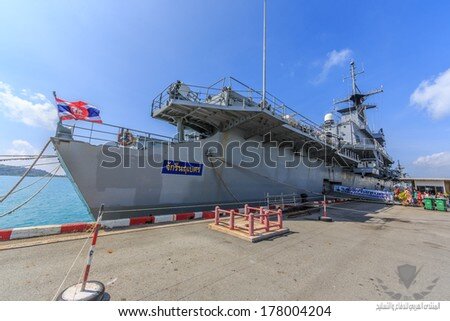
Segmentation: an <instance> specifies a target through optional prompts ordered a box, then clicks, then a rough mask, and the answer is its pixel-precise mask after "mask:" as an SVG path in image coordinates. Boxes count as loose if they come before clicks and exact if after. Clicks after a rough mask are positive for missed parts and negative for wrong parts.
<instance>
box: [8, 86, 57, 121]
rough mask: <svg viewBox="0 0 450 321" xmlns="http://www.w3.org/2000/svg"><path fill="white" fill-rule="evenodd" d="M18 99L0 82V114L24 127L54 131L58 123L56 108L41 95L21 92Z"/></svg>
mask: <svg viewBox="0 0 450 321" xmlns="http://www.w3.org/2000/svg"><path fill="white" fill-rule="evenodd" d="M20 94H21V96H23V97H19V96H17V95H15V94H14V92H13V89H12V88H11V86H10V85H8V84H6V83H4V82H1V81H0V113H2V114H3V115H5V116H6V117H8V118H10V119H12V120H15V121H20V122H22V123H24V124H26V125H30V126H35V127H43V128H46V129H54V128H55V127H56V123H57V121H58V115H57V112H56V107H55V106H54V105H53V104H52V103H51V102H50V101H49V100H48V99H47V98H46V97H45V95H43V94H41V93H31V94H30V93H29V92H28V91H27V90H22V91H21V92H20Z"/></svg>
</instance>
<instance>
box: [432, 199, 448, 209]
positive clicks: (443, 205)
mask: <svg viewBox="0 0 450 321" xmlns="http://www.w3.org/2000/svg"><path fill="white" fill-rule="evenodd" d="M434 202H435V204H436V207H435V208H436V210H437V211H442V212H447V200H446V199H445V198H436V200H435V201H434Z"/></svg>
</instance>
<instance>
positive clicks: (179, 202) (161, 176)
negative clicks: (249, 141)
mask: <svg viewBox="0 0 450 321" xmlns="http://www.w3.org/2000/svg"><path fill="white" fill-rule="evenodd" d="M243 137H244V135H243V132H242V131H240V130H238V129H234V130H229V131H227V132H218V133H216V134H215V135H213V136H211V137H209V138H207V139H203V140H200V141H199V142H197V144H198V143H199V144H200V145H204V144H205V143H207V142H209V141H216V142H220V143H221V144H223V145H224V146H225V145H226V144H227V143H228V142H230V141H236V142H245V141H246V139H244V138H243ZM52 142H53V144H54V146H55V149H56V152H57V155H58V157H59V160H60V162H61V164H62V166H63V168H64V169H65V171H66V173H67V175H68V177H69V178H70V179H71V180H72V182H73V184H74V186H75V188H76V190H77V191H78V193H79V195H80V197H81V198H82V199H83V200H84V202H85V204H86V206H87V207H88V208H89V210H90V212H91V214H92V215H93V216H94V217H95V216H96V215H97V211H98V208H99V207H100V205H101V204H104V205H105V208H106V211H107V213H106V214H105V217H104V219H117V218H128V217H139V216H148V215H159V214H175V213H183V212H192V211H200V210H211V209H213V208H214V207H215V206H216V205H222V206H224V207H227V206H228V207H233V208H236V207H239V206H240V205H242V204H245V203H252V204H257V203H264V202H265V198H266V195H267V194H270V195H279V194H292V193H295V194H297V195H299V194H301V193H305V194H307V195H308V197H309V198H310V199H313V198H319V197H320V195H321V194H322V191H323V188H324V180H328V181H330V182H337V183H339V184H342V185H346V186H354V187H364V188H369V189H375V188H378V187H379V186H380V185H381V186H386V187H390V186H391V184H392V183H391V182H389V181H384V180H381V179H377V178H374V177H363V176H361V175H358V174H355V173H353V172H351V171H346V170H345V169H344V168H342V167H339V166H333V167H330V166H325V165H324V164H322V165H320V166H315V167H309V166H306V165H305V164H302V163H300V164H299V165H297V166H296V167H294V168H286V166H285V160H286V159H295V157H304V156H305V155H301V154H300V155H298V154H295V155H294V154H292V152H291V151H289V150H284V151H283V153H282V152H281V150H280V149H278V150H277V151H275V153H277V154H276V155H272V156H271V159H273V160H274V161H275V162H276V166H267V165H266V164H260V165H258V166H256V167H254V168H243V167H240V166H233V167H231V168H229V167H227V166H225V163H222V164H221V165H219V166H206V165H207V164H203V165H204V166H203V170H202V173H201V175H175V174H170V173H163V170H162V165H159V166H150V165H149V164H148V163H147V162H142V159H141V158H142V157H148V154H147V155H146V156H144V153H151V156H152V157H153V159H155V160H159V161H163V160H172V161H189V162H194V163H201V162H202V159H204V155H201V149H199V150H197V151H196V153H194V155H190V157H188V156H187V152H186V153H185V154H184V153H183V152H181V153H180V154H179V155H176V156H175V155H172V154H171V152H170V149H168V147H167V145H166V144H160V145H159V147H156V148H153V149H152V150H151V151H148V150H147V151H145V152H144V151H142V150H139V149H136V148H124V147H122V146H113V147H111V148H110V150H112V151H115V152H117V153H122V154H123V152H124V151H125V150H126V153H127V155H129V164H120V165H119V166H116V167H114V168H106V167H105V166H104V164H102V162H104V161H109V162H110V161H111V159H110V158H108V157H107V156H105V155H104V152H102V145H93V144H90V143H87V142H83V141H77V140H71V139H68V140H65V139H61V138H52ZM193 144H194V142H184V143H177V144H176V145H178V147H186V148H185V150H188V149H189V147H190V146H191V145H193ZM180 150H181V151H183V150H184V149H183V148H181V149H180ZM235 154H236V153H235ZM235 154H233V164H238V163H239V162H240V161H241V160H242V159H244V158H245V157H244V156H243V155H240V154H238V155H235ZM192 158H193V159H192ZM261 158H263V156H262V155H261ZM142 163H144V166H142ZM128 165H129V166H128Z"/></svg>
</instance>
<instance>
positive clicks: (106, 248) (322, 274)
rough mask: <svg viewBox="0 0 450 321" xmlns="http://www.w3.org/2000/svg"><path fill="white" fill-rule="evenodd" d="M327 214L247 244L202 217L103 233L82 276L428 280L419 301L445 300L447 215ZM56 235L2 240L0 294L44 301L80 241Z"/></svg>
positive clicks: (352, 282)
mask: <svg viewBox="0 0 450 321" xmlns="http://www.w3.org/2000/svg"><path fill="white" fill-rule="evenodd" d="M328 213H329V215H330V216H332V217H333V220H334V222H333V223H330V224H324V223H322V222H320V221H318V220H317V216H318V215H320V213H313V214H311V215H308V216H300V217H296V218H288V219H286V220H285V221H284V222H283V223H284V225H285V226H286V227H287V228H289V230H290V231H291V233H290V234H288V235H285V236H281V237H278V238H274V239H271V240H266V241H262V242H259V243H256V244H252V243H249V242H246V241H243V240H240V239H238V238H234V237H231V236H229V235H226V234H221V233H217V232H215V231H212V230H210V229H208V223H209V222H208V221H200V222H189V223H182V224H180V225H177V224H172V225H170V226H168V227H163V228H162V227H158V226H154V227H151V228H143V229H133V230H126V231H119V232H111V233H106V232H105V233H103V234H101V235H100V237H99V239H98V243H97V248H96V257H95V259H94V262H93V266H92V270H91V277H92V279H95V280H99V281H102V282H103V283H105V284H106V291H107V293H109V295H110V296H111V300H392V298H390V296H389V294H387V293H386V292H389V291H391V292H395V293H401V295H409V296H411V297H412V299H414V297H413V295H414V294H415V293H419V292H421V291H423V290H424V289H426V288H427V287H429V286H430V285H434V286H433V288H432V289H431V291H428V292H429V293H428V294H427V295H426V296H425V297H424V298H423V299H424V300H450V255H449V252H450V214H448V213H442V212H430V211H425V210H423V209H420V208H406V207H401V206H394V207H387V206H384V205H379V204H370V203H343V204H335V205H333V206H331V205H330V206H329V207H328ZM58 237H59V236H50V237H48V240H50V241H52V242H53V241H55V240H57V239H58ZM65 237H66V239H65V241H63V242H54V243H50V244H45V245H33V244H32V243H26V241H21V240H17V241H7V242H3V243H2V247H1V248H2V249H3V250H0V300H50V299H52V297H53V296H54V295H55V292H56V291H57V289H58V287H59V285H60V283H61V281H62V280H63V278H64V276H65V274H66V272H67V270H68V269H69V267H70V265H71V264H72V261H73V260H74V258H75V256H76V254H77V253H78V251H79V250H80V248H81V246H82V244H83V242H84V240H83V239H76V237H75V236H72V237H75V239H72V240H70V239H67V236H65ZM39 239H41V243H45V242H44V241H45V238H39ZM34 241H36V239H34ZM21 242H22V243H21ZM28 242H29V241H28ZM21 245H27V246H25V247H21V248H14V249H11V247H20V246H21ZM30 245H33V246H30ZM8 247H9V248H10V249H7V248H8ZM84 259H85V255H82V256H81V259H80V260H79V261H78V262H77V263H76V266H75V268H74V270H73V272H72V273H71V274H70V275H69V277H68V279H67V282H66V284H67V286H69V285H70V284H75V283H77V281H78V279H79V277H80V274H81V272H82V270H83V265H84V263H85V262H84V261H85V260H84ZM404 265H409V266H413V267H416V269H417V270H419V272H418V273H417V276H416V278H415V283H413V284H412V285H411V286H410V287H409V288H406V287H405V286H404V285H403V284H402V283H401V280H399V274H398V268H399V266H404ZM268 280H270V282H268ZM386 289H388V290H386Z"/></svg>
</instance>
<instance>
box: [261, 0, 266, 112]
mask: <svg viewBox="0 0 450 321" xmlns="http://www.w3.org/2000/svg"><path fill="white" fill-rule="evenodd" d="M263 8H264V9H263V66H262V67H263V72H262V73H263V74H262V78H263V79H262V83H263V84H262V85H263V89H262V90H263V92H262V100H263V101H262V109H265V107H266V0H264V6H263Z"/></svg>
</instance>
